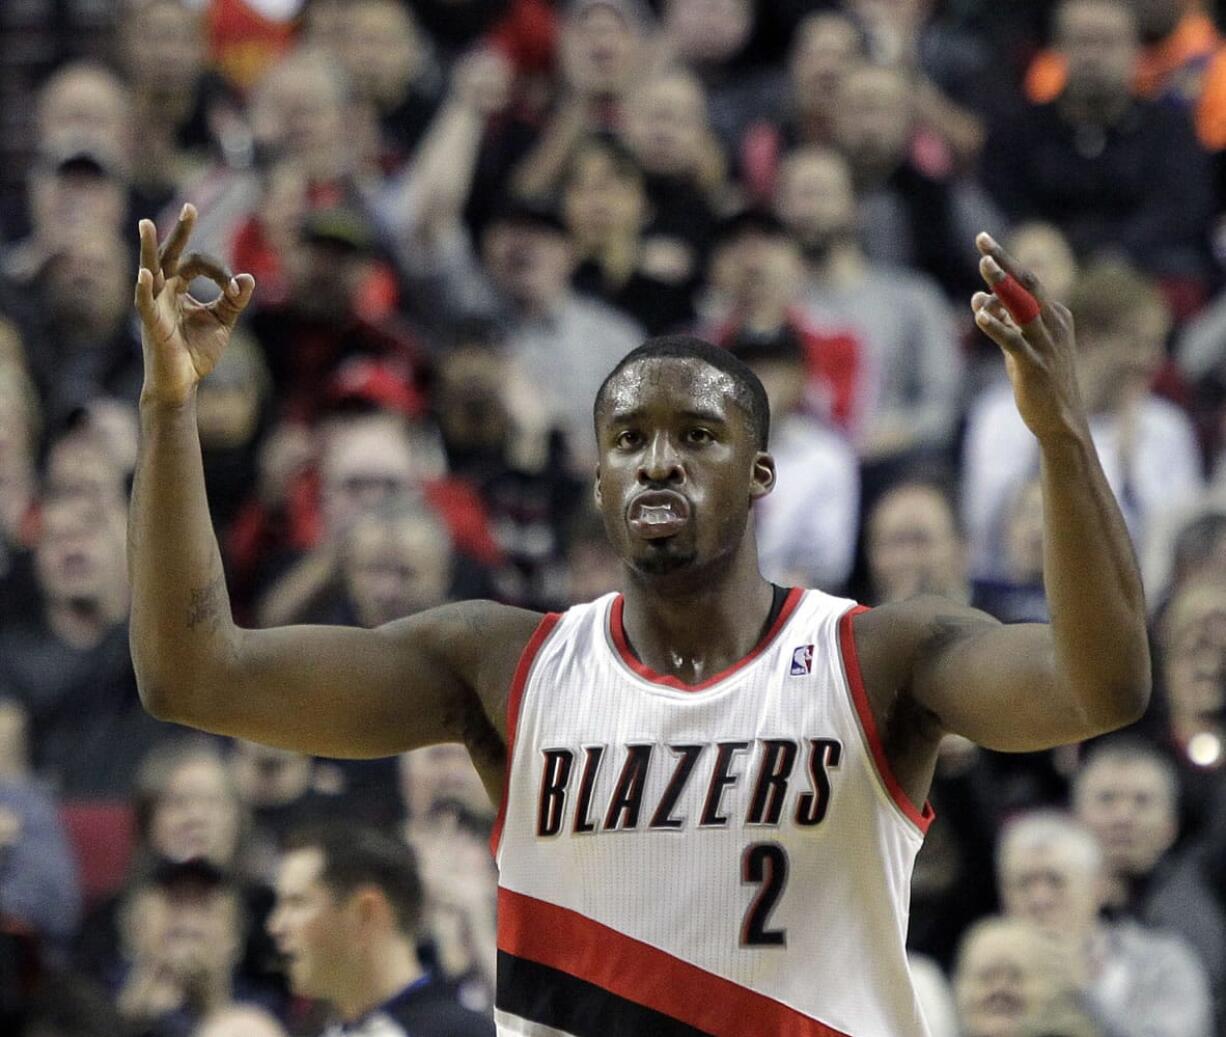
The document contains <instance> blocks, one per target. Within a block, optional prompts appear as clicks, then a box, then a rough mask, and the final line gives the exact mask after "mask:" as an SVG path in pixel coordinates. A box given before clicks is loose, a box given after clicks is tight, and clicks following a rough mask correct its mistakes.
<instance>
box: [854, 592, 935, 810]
mask: <svg viewBox="0 0 1226 1037" xmlns="http://www.w3.org/2000/svg"><path fill="white" fill-rule="evenodd" d="M867 611H868V609H867V608H866V607H865V606H864V605H857V606H855V608H850V609H848V610H847V611H846V612H844V613H843V615H842V616H840V617H839V650H840V652H841V653H842V656H843V669H844V670H845V671H846V672H847V683H848V685H849V686H850V687H851V698H852V701H853V702H854V703H855V707H856V713H857V715H858V716H859V717H860V726H861V727H862V728H863V729H864V736H865V738H866V739H867V740H868V748H869V752H870V753H871V754H872V757H873V763H874V764H875V765H876V767H877V773H878V774H879V775H880V776H881V781H882V783H883V784H884V785H885V787H886V790H887V791H888V792H889V793H890V797H891V798H892V799H893V800H894V802H895V803H897V804H898V809H899V810H901V811H902V812H903V813H904V814H906V815H907V817H908V819H910V821H911V822H912V823H913V824H914V825H915V827H916V828H918V829H919V830H920V831H921V832H924V833H926V832H927V831H928V826H929V825H930V824H932V821H933V818H935V817H936V813H935V812H934V811H933V809H932V804H931V803H925V804H924V809H923V810H917V809H916V806H915V804H914V803H912V802H911V797H910V796H908V795H907V794H906V792H904V791H903V787H902V785H900V784H899V783H898V779H897V778H896V777H894V770H893V768H891V767H890V760H889V757H888V756H886V752H885V745H884V744H883V743H882V741H881V735H880V734H879V733H878V731H877V719H876V717H874V716H873V707H872V704H871V703H870V702H869V700H868V692H867V691H866V690H865V687H864V675H863V674H862V673H861V672H860V656H859V655H858V654H857V652H856V638H855V633H854V632H853V630H852V619H853V618H854V617H855V616H858V615H859V614H860V613H861V612H867Z"/></svg>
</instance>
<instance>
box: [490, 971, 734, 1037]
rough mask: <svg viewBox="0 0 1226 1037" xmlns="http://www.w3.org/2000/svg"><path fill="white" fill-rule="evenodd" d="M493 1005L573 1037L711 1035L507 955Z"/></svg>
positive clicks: (692, 1036) (592, 984)
mask: <svg viewBox="0 0 1226 1037" xmlns="http://www.w3.org/2000/svg"><path fill="white" fill-rule="evenodd" d="M494 1003H495V1004H496V1005H497V1006H498V1008H500V1009H501V1010H502V1011H504V1012H510V1013H511V1014H512V1015H517V1016H519V1017H520V1018H522V1019H527V1020H529V1021H530V1022H534V1023H541V1024H543V1025H545V1026H552V1027H553V1028H554V1029H557V1030H565V1031H566V1032H567V1033H573V1034H574V1035H575V1037H644V1035H645V1034H651V1037H711V1035H710V1034H708V1033H707V1032H706V1031H705V1030H698V1029H695V1028H694V1027H693V1026H689V1025H687V1024H686V1023H683V1022H681V1021H680V1020H677V1019H674V1018H673V1017H672V1016H670V1015H664V1014H663V1013H662V1012H657V1011H655V1010H654V1009H652V1008H646V1007H644V1006H643V1005H639V1004H635V1003H634V1002H633V1001H628V1000H626V999H625V998H624V997H619V996H618V995H617V994H614V993H611V992H610V991H608V990H605V989H604V988H603V987H598V986H596V985H595V984H594V983H589V982H587V981H586V980H582V979H578V978H576V977H575V976H572V975H570V974H569V973H566V972H560V971H558V970H557V969H551V968H550V967H549V966H548V965H539V964H537V963H536V962H534V961H528V960H527V959H526V958H517V957H516V956H515V955H513V954H508V953H507V952H506V951H499V952H498V993H497V996H496V997H495V998H494Z"/></svg>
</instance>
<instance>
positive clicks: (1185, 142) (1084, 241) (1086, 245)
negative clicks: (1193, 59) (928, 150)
mask: <svg viewBox="0 0 1226 1037" xmlns="http://www.w3.org/2000/svg"><path fill="white" fill-rule="evenodd" d="M1055 45H1056V49H1057V50H1058V51H1059V52H1060V53H1061V54H1063V55H1064V59H1065V63H1066V67H1067V78H1066V83H1065V86H1064V89H1063V90H1062V92H1061V93H1060V95H1059V96H1058V97H1057V98H1056V99H1055V100H1054V101H1051V102H1048V103H1046V104H1039V105H1030V106H1028V107H1026V108H1025V109H1023V110H1021V111H1019V112H1018V113H1017V114H1016V115H1015V116H1013V117H1012V118H1007V119H1001V120H1000V121H999V122H998V123H997V124H996V125H995V126H994V127H993V128H992V131H991V133H990V134H989V136H988V142H987V146H986V148H985V151H984V162H983V181H984V183H985V184H986V185H987V187H988V189H989V190H990V191H991V192H992V194H993V197H995V199H996V201H997V202H998V203H999V204H1000V206H1001V208H1003V209H1004V210H1005V213H1006V214H1007V215H1008V216H1009V218H1010V219H1013V220H1031V219H1045V220H1050V221H1051V222H1052V223H1055V224H1056V225H1057V226H1058V227H1060V229H1061V230H1062V231H1063V232H1064V233H1065V235H1066V236H1067V237H1068V239H1069V241H1070V242H1071V243H1072V245H1073V248H1074V250H1075V251H1076V252H1077V254H1078V255H1079V256H1082V257H1086V256H1088V255H1091V254H1093V253H1095V252H1097V251H1099V250H1103V249H1113V248H1119V249H1123V250H1124V251H1125V252H1126V253H1127V255H1128V256H1129V257H1130V258H1131V259H1132V261H1133V262H1134V263H1136V264H1137V265H1138V266H1139V267H1141V268H1142V269H1144V270H1146V271H1148V272H1150V273H1152V274H1155V275H1159V276H1164V277H1168V278H1182V279H1185V280H1188V279H1190V280H1192V281H1198V280H1199V279H1201V278H1203V277H1204V276H1205V274H1206V260H1205V255H1206V252H1205V237H1206V227H1207V225H1208V220H1209V216H1210V212H1211V196H1210V180H1209V166H1208V161H1207V158H1206V156H1205V154H1204V153H1203V152H1202V151H1201V149H1200V146H1199V145H1198V143H1197V140H1196V137H1195V135H1194V133H1193V131H1192V126H1191V122H1190V120H1189V118H1188V115H1187V113H1186V112H1184V111H1182V110H1180V109H1178V108H1174V107H1168V106H1164V105H1162V104H1159V103H1158V102H1156V101H1150V100H1145V99H1141V98H1136V97H1134V96H1133V94H1132V76H1133V69H1134V67H1135V63H1136V58H1137V46H1138V40H1137V22H1136V17H1135V15H1134V8H1133V5H1130V4H1118V3H1115V2H1113V0H1063V2H1062V3H1061V4H1060V5H1059V7H1058V8H1057V9H1056V14H1055Z"/></svg>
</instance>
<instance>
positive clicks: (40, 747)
mask: <svg viewBox="0 0 1226 1037" xmlns="http://www.w3.org/2000/svg"><path fill="white" fill-rule="evenodd" d="M115 482H117V478H116V479H115ZM112 492H113V496H111V497H109V498H99V499H89V498H85V497H81V496H62V497H60V498H58V499H56V498H52V499H51V500H49V501H48V502H47V503H46V505H45V506H44V508H43V515H42V532H41V535H40V537H39V540H38V544H37V546H36V548H35V559H34V561H35V572H36V578H37V582H38V588H39V597H40V600H39V602H38V604H37V606H32V607H31V608H29V610H28V611H27V612H26V613H25V614H24V615H23V616H21V617H19V618H16V619H14V620H13V621H12V622H11V623H5V624H4V626H3V627H0V689H3V690H4V691H5V692H7V693H8V694H10V695H13V696H15V697H16V698H17V699H18V700H19V701H20V702H21V703H22V704H23V706H24V707H25V708H26V709H27V710H28V711H29V714H30V718H31V731H32V733H33V736H34V737H33V757H34V763H35V769H36V770H37V772H38V773H39V775H40V776H41V777H43V778H44V779H46V780H47V781H48V782H50V783H51V785H52V787H54V788H55V789H56V791H57V792H59V793H60V794H61V795H64V796H117V795H123V794H124V793H125V792H126V791H127V790H128V788H129V787H130V784H131V779H132V774H133V771H134V770H135V765H136V760H137V759H138V758H139V756H140V754H141V753H142V752H143V751H144V750H145V749H147V748H148V747H149V746H151V745H152V744H153V742H154V741H155V740H157V739H158V738H161V737H163V736H164V735H165V733H166V732H167V730H168V728H167V726H166V725H165V724H162V723H160V722H159V721H156V720H154V719H153V718H152V717H150V716H149V715H148V713H146V712H145V711H144V709H143V708H142V707H141V704H140V699H139V697H138V696H137V694H136V681H135V678H134V676H133V674H132V663H131V660H130V658H129V655H128V629H127V607H128V586H127V573H126V571H125V565H124V516H123V504H122V495H121V494H122V491H121V490H120V489H119V488H118V486H117V485H114V484H112ZM117 745H122V746H124V751H123V752H122V753H118V752H116V751H115V747H116V746H117Z"/></svg>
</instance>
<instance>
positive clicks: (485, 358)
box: [434, 345, 508, 450]
mask: <svg viewBox="0 0 1226 1037" xmlns="http://www.w3.org/2000/svg"><path fill="white" fill-rule="evenodd" d="M436 374H437V382H436V384H435V387H434V407H435V410H436V412H437V415H438V422H439V427H440V428H441V429H442V431H443V436H444V438H445V439H446V440H447V443H448V446H451V447H455V448H459V449H461V450H465V449H471V450H500V449H501V448H502V446H503V444H504V440H505V438H506V436H507V433H508V428H507V409H506V404H505V403H504V401H503V398H502V392H503V386H504V385H505V384H506V377H507V363H506V358H505V357H504V356H503V354H502V353H501V352H500V351H499V349H498V348H497V347H496V346H484V345H461V346H459V347H458V348H456V349H453V350H449V351H447V352H446V353H444V354H443V355H442V356H441V357H439V358H438V368H437V372H436Z"/></svg>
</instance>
